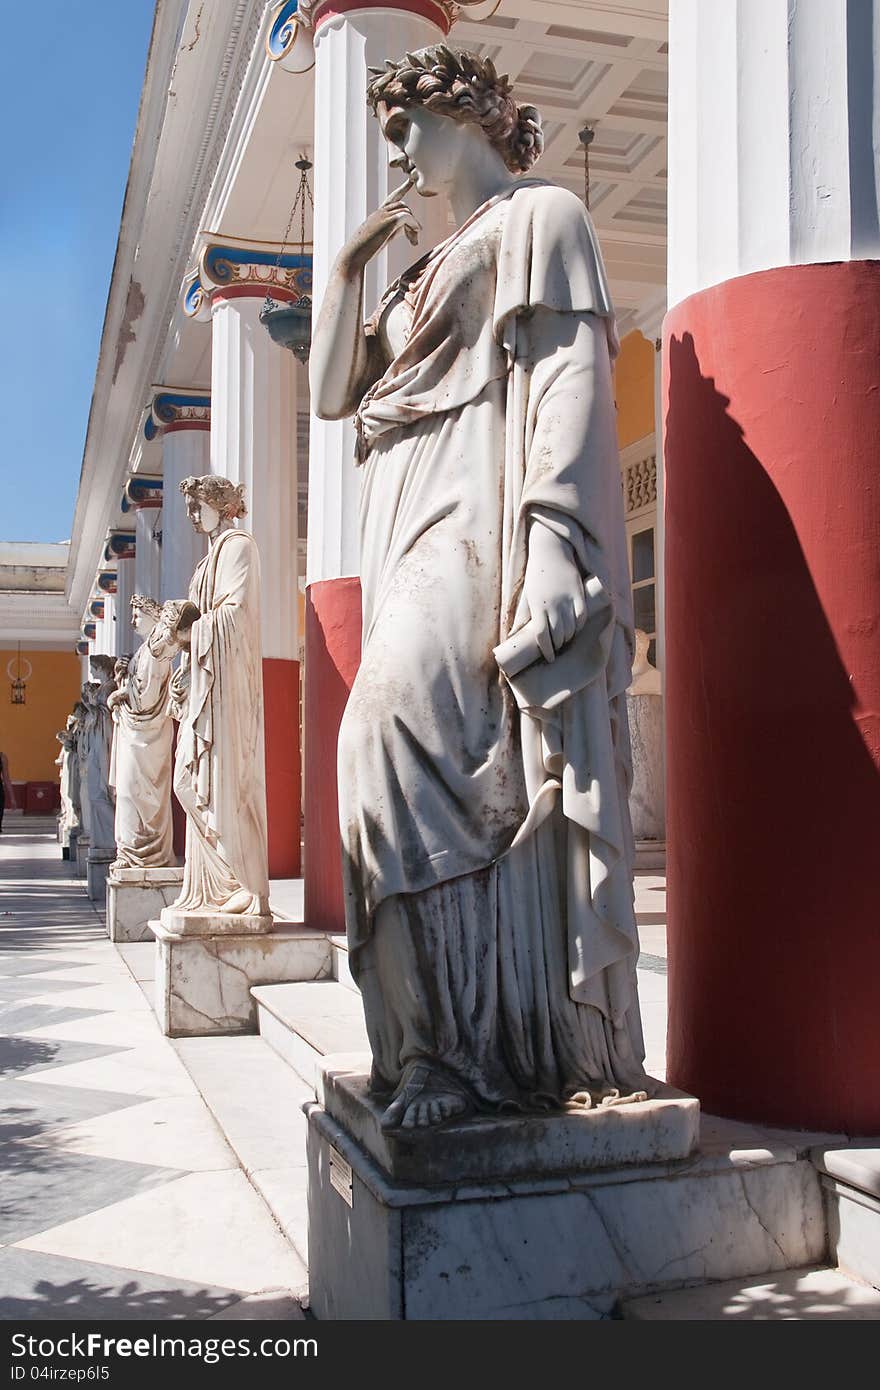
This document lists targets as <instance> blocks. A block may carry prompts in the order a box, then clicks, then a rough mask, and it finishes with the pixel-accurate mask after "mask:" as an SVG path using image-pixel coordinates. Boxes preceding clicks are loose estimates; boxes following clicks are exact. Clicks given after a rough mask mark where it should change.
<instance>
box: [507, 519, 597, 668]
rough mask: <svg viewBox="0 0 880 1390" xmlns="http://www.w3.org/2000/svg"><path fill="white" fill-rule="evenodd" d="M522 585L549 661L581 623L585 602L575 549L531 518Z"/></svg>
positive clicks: (584, 618) (540, 643)
mask: <svg viewBox="0 0 880 1390" xmlns="http://www.w3.org/2000/svg"><path fill="white" fill-rule="evenodd" d="M523 587H524V590H525V596H526V602H527V603H528V605H529V614H530V616H531V619H532V623H533V624H534V628H535V640H536V642H537V644H538V649H539V651H540V652H541V655H542V656H543V657H544V659H545V661H552V660H553V659H554V657H555V656H556V653H557V652H558V651H560V650H561V649H562V647H564V646H565V644H566V642H570V641H571V639H572V637H574V635H575V633H576V632H578V631H579V630H580V629H581V628H582V627H583V625H584V623H585V622H586V619H587V604H586V599H585V596H584V580H583V576H582V574H581V572H580V568H579V567H578V563H577V560H576V559H575V556H574V551H573V550H572V548H571V546H570V545H569V543H568V541H567V540H565V538H564V537H563V536H558V535H557V534H556V532H555V531H551V530H550V529H549V527H547V526H543V525H542V524H541V522H540V521H533V522H532V524H531V527H530V528H529V541H528V559H527V561H526V573H525V579H524V585H523Z"/></svg>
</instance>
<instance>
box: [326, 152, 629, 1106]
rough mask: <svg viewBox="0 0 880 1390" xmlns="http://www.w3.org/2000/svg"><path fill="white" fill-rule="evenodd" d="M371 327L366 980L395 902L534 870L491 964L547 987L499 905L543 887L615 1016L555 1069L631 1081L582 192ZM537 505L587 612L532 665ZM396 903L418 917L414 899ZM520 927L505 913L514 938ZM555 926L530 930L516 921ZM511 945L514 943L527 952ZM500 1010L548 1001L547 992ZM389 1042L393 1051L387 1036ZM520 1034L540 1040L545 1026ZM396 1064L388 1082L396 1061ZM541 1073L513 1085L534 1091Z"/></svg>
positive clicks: (521, 221) (453, 255)
mask: <svg viewBox="0 0 880 1390" xmlns="http://www.w3.org/2000/svg"><path fill="white" fill-rule="evenodd" d="M367 331H368V333H369V334H373V335H374V336H375V337H377V338H378V341H379V350H381V351H382V352H383V353H384V361H385V363H387V366H386V370H385V371H384V374H383V375H382V376H381V378H380V379H379V380H378V381H377V382H376V383H375V385H374V386H373V387H372V388H371V389H370V390H369V391H368V392H367V394H366V396H365V397H364V399H363V401H362V403H361V406H360V409H359V411H358V416H357V420H356V425H357V430H358V446H359V447H358V456H359V459H360V461H361V463H362V465H363V489H362V501H361V552H362V584H363V608H364V640H363V658H362V664H361V667H360V669H359V672H358V675H357V678H356V680H355V682H354V685H353V688H352V692H351V696H350V699H349V703H348V706H347V709H346V712H345V716H344V719H343V725H342V730H341V735H340V745H339V793H340V817H341V830H342V838H343V863H344V875H345V889H346V914H347V928H348V933H349V938H350V945H351V949H352V967H353V969H354V971H355V974H356V975H357V973H358V970H359V968H360V965H361V962H360V956H361V953H362V952H363V951H364V948H365V947H367V946H368V945H369V943H370V941H371V934H372V933H373V931H374V925H375V921H376V914H377V912H378V911H379V909H380V907H381V905H382V904H383V903H387V902H388V901H389V900H390V899H391V898H393V897H395V895H411V894H421V893H424V892H425V891H426V890H429V889H433V888H438V889H439V887H440V886H441V885H446V892H447V896H446V898H445V899H444V900H443V901H444V902H445V903H446V906H445V907H443V908H442V909H441V912H442V913H445V914H447V915H448V912H449V911H450V908H449V903H450V898H449V896H448V894H449V892H453V891H456V886H457V885H462V887H463V890H464V891H465V892H466V891H467V890H466V888H464V885H465V884H466V879H467V876H473V875H479V874H480V872H481V871H485V870H487V869H488V868H489V866H493V865H497V866H499V867H500V868H503V866H504V865H505V863H506V862H507V863H509V864H518V865H519V866H520V867H519V868H515V869H514V870H513V871H512V872H513V876H512V877H511V876H510V875H508V879H507V883H506V887H505V886H504V883H503V882H502V881H501V880H499V882H500V883H501V887H499V888H498V890H497V897H496V898H493V901H494V902H495V903H496V907H495V908H493V909H492V910H493V911H497V912H498V914H499V922H498V929H497V930H498V936H499V939H500V940H501V944H500V945H499V946H498V948H497V949H498V951H499V965H498V972H499V977H503V976H505V972H507V974H508V975H509V976H510V977H511V978H512V975H511V971H512V972H513V974H515V973H516V970H520V977H521V979H520V984H518V985H516V986H515V988H516V989H517V990H519V993H520V995H521V996H522V998H523V1001H524V1000H525V995H526V994H527V993H529V992H530V991H531V990H532V989H533V988H534V984H533V981H530V982H528V983H526V982H525V980H524V972H523V970H522V961H520V965H519V966H516V967H511V971H508V968H507V965H506V964H505V961H504V959H503V953H504V950H505V949H506V948H505V946H504V941H503V938H504V936H505V932H506V927H505V919H504V908H503V903H504V901H507V902H508V903H509V904H512V907H511V909H510V910H511V912H512V913H513V915H515V914H516V911H517V908H516V903H517V901H518V900H519V901H521V902H522V903H525V902H526V900H527V899H528V901H529V902H530V903H531V904H532V907H530V908H529V909H528V911H529V912H531V911H532V910H533V909H534V912H535V913H536V914H537V915H538V916H541V915H543V916H544V917H545V918H548V917H552V918H553V919H554V922H555V925H554V923H549V925H548V921H545V922H544V928H543V929H544V930H545V931H549V932H551V933H552V932H554V931H556V930H557V929H558V931H559V932H561V934H562V938H563V946H562V958H563V960H564V966H563V970H564V975H565V981H564V985H563V988H562V992H563V993H565V994H566V995H567V998H568V1000H570V1001H571V1002H572V1003H574V1004H576V1005H592V1006H593V1007H594V1009H595V1010H597V1011H598V1017H600V1018H601V1020H602V1021H603V1022H602V1028H604V1029H605V1033H604V1034H603V1036H602V1037H601V1038H600V1039H599V1040H598V1041H595V1043H594V1044H592V1043H591V1044H585V1046H586V1048H587V1051H588V1052H590V1051H591V1050H592V1055H590V1056H585V1057H584V1058H583V1061H582V1064H579V1063H575V1062H572V1061H571V1060H570V1055H571V1054H572V1053H573V1052H574V1051H576V1050H577V1047H580V1046H581V1044H580V1042H578V1044H577V1047H575V1046H574V1045H572V1047H568V1045H567V1044H566V1048H563V1049H562V1050H563V1051H565V1052H566V1057H568V1058H569V1060H568V1061H567V1062H565V1063H561V1062H560V1061H559V1055H560V1050H559V1048H557V1050H556V1059H555V1061H554V1060H552V1059H551V1061H549V1062H548V1064H547V1068H545V1070H549V1071H553V1070H554V1068H555V1069H556V1072H557V1074H561V1075H562V1077H563V1081H564V1083H565V1084H566V1085H568V1086H569V1089H570V1088H571V1087H572V1086H574V1085H575V1084H576V1082H577V1077H576V1076H573V1075H572V1073H573V1072H574V1071H575V1070H576V1069H577V1067H578V1066H580V1070H582V1071H584V1072H586V1073H588V1074H589V1075H590V1076H591V1077H593V1078H596V1077H599V1078H600V1079H604V1081H606V1082H609V1083H613V1082H614V1081H615V1080H617V1081H619V1080H622V1079H625V1078H624V1077H623V1076H622V1075H621V1073H627V1072H628V1076H629V1079H632V1078H633V1077H636V1076H637V1075H638V1074H639V1073H640V1066H639V1062H640V1059H641V1057H642V1056H643V1044H642V1037H641V1025H640V1022H639V1016H638V1004H637V998H636V985H635V961H636V957H637V947H638V939H637V933H636V926H635V918H634V912H633V898H632V854H633V845H632V831H631V827H630V821H629V810H628V802H627V797H628V789H629V785H630V782H631V763H630V751H629V735H628V728H627V722H626V707H625V692H626V687H627V685H628V684H629V680H630V670H631V658H632V637H633V633H632V626H633V623H632V609H631V597H630V582H629V574H628V566H627V559H626V551H625V532H624V521H623V502H622V496H621V484H620V475H619V464H618V453H617V439H616V421H615V415H614V400H613V390H612V383H611V361H612V359H613V356H614V355H615V354H616V351H617V349H618V342H617V336H616V330H615V326H614V316H613V309H612V306H611V300H610V296H609V292H608V287H607V283H606V279H605V274H604V269H603V267H602V262H601V257H600V255H599V252H598V247H597V245H596V242H595V238H594V233H593V229H592V224H591V222H590V219H589V217H588V215H587V214H586V212H585V210H584V208H583V206H582V204H581V203H580V202H579V200H578V199H577V198H576V197H575V196H574V195H573V194H571V193H569V192H568V191H567V190H564V189H561V188H559V187H557V186H555V185H552V184H547V183H545V182H543V181H541V180H537V179H523V180H520V181H518V182H517V183H516V184H514V185H513V186H512V188H511V189H510V190H509V191H506V192H505V193H503V194H500V195H498V196H497V197H495V198H493V199H491V200H490V201H489V202H487V203H485V204H483V205H482V206H481V207H480V208H478V209H477V210H476V211H475V212H474V213H473V215H472V216H471V217H470V218H469V219H468V221H467V222H465V224H464V225H463V226H462V227H461V228H460V229H459V230H458V231H456V232H455V233H453V234H452V235H451V236H450V237H449V238H448V239H447V240H446V241H445V242H443V243H442V244H441V245H440V246H438V247H436V248H435V249H434V250H433V251H432V252H430V253H429V254H428V255H427V256H426V257H424V258H423V259H422V260H421V261H419V262H417V263H416V264H415V265H414V266H413V267H411V269H410V270H409V271H407V272H406V273H405V274H404V275H403V276H402V277H401V278H400V280H399V281H397V282H395V283H394V284H393V285H392V286H391V287H390V288H389V290H388V292H387V293H386V295H385V297H384V298H383V300H382V302H381V303H380V305H379V308H378V310H377V312H376V314H375V315H374V316H373V318H372V320H371V321H370V323H369V324H368V326H367ZM533 524H541V525H546V526H549V527H551V528H552V529H554V530H555V531H557V532H558V533H559V534H560V535H562V536H564V537H566V538H567V539H568V540H569V541H570V543H571V545H572V547H573V550H574V553H575V555H576V557H577V560H578V563H579V566H580V569H581V572H582V576H583V580H584V583H585V586H586V592H587V598H588V605H589V606H588V613H589V620H588V622H587V623H586V625H585V627H584V628H583V629H582V630H581V632H580V633H579V634H578V635H577V636H576V637H575V639H574V640H573V641H572V643H571V644H569V646H568V648H566V649H564V650H563V652H561V653H560V654H559V655H558V656H557V658H556V660H555V661H554V662H553V663H547V662H545V661H544V660H543V659H542V658H539V659H538V660H536V661H535V660H533V661H531V662H529V663H528V664H526V666H525V668H524V669H522V670H519V669H518V663H517V662H515V661H514V662H513V663H510V664H508V663H507V662H506V660H505V651H506V648H505V644H506V643H508V639H510V638H511V636H512V635H514V636H515V637H516V635H517V634H519V635H520V637H521V636H522V635H523V632H524V631H525V632H526V633H527V631H528V629H527V623H528V620H529V612H528V608H527V605H526V604H525V599H524V596H523V578H524V573H525V564H526V557H527V538H528V531H529V527H530V526H531V525H533ZM514 645H516V643H514ZM496 649H498V652H497V655H496ZM499 662H500V663H501V665H499ZM502 666H504V667H505V670H506V671H507V674H505V672H504V671H503V670H502ZM530 855H531V856H532V857H531V858H529V856H530ZM542 856H544V858H543V864H544V867H543V868H542V867H541V862H539V861H541V858H542ZM548 856H549V858H548ZM548 864H552V867H551V868H550V869H549V870H548V868H547V865H548ZM526 866H528V867H526ZM521 869H522V871H524V872H525V875H526V876H525V878H524V879H523V880H522V882H521V883H520V882H519V880H517V878H516V874H518V873H520V872H521ZM551 879H553V880H554V882H553V883H552V885H551V883H550V880H551ZM541 883H544V884H547V885H549V886H548V887H547V889H546V891H545V890H544V889H543V888H541V886H540V884H541ZM536 885H537V886H536ZM481 891H482V890H481ZM492 891H493V892H495V890H494V889H493V890H492ZM536 894H537V895H538V898H540V897H541V894H543V902H541V901H536V898H535V895H536ZM505 895H506V896H505ZM551 899H552V902H551ZM399 901H400V902H401V903H404V904H406V905H407V906H406V911H407V913H409V915H410V917H411V916H412V905H413V904H414V903H416V902H417V901H418V900H417V899H414V898H413V899H410V898H401V899H400V900H399ZM439 901H440V899H438V902H439ZM474 901H477V899H475V900H474ZM523 910H524V911H525V909H523ZM414 930H415V931H416V932H418V931H419V930H421V929H420V928H418V927H416V928H415V929H414ZM518 930H519V929H518V928H515V927H514V926H513V925H512V924H511V926H510V931H509V935H510V936H511V938H512V937H513V936H514V935H515V934H516V932H517V931H518ZM539 930H540V928H539V927H538V926H535V925H534V924H532V925H529V924H528V923H526V924H525V926H524V927H523V932H524V937H523V940H525V939H526V938H527V937H528V935H529V933H530V932H532V933H533V932H537V931H539ZM419 949H421V948H419ZM432 949H433V948H432ZM444 949H445V951H446V956H447V958H448V959H449V960H450V961H451V960H452V957H451V956H450V954H449V951H450V948H449V946H448V944H447V946H446V947H445V948H444V947H443V946H442V945H441V946H440V947H439V948H438V950H439V955H438V956H437V959H438V960H440V965H439V966H437V967H436V968H438V969H440V970H441V971H442V970H445V968H446V967H445V965H444V964H443V960H442V958H443V954H444ZM468 949H470V948H468ZM492 949H495V947H493V948H492ZM516 949H517V950H518V951H520V954H521V957H522V956H523V953H526V954H527V953H528V952H530V951H532V950H533V947H532V946H531V945H525V946H523V945H522V944H520V945H519V946H517V948H516ZM555 949H556V948H555V946H552V947H548V948H546V949H545V955H548V958H549V956H550V955H552V954H553V951H554V950H555ZM368 954H369V953H365V954H364V960H366V959H367V957H368ZM454 954H455V955H456V957H458V956H460V954H461V951H460V950H459V949H458V948H456V951H455V952H454ZM433 968H435V967H432V969H433ZM456 968H457V967H456ZM477 968H479V967H477ZM484 968H485V962H484ZM527 969H528V970H529V971H531V967H527ZM548 969H551V973H552V967H548ZM450 970H452V965H450ZM450 988H452V976H450ZM461 988H463V989H467V988H468V986H467V984H466V983H465V982H463V983H462V985H461ZM548 988H550V989H552V988H553V986H552V985H551V986H548ZM505 1007H507V1010H508V1014H510V1013H511V1007H512V1012H513V1013H517V1012H518V1011H519V1010H520V1009H521V1011H522V1013H523V1016H525V1014H526V1013H530V1014H532V1015H534V1012H535V1008H534V1001H532V1002H531V1003H528V1004H527V1003H526V1002H522V1004H521V1005H520V1004H519V1003H515V1004H514V1005H513V1006H510V1005H509V1001H508V1005H506V1006H505ZM566 1007H568V1006H567V1005H566ZM554 1009H555V1006H553V1007H551V1009H550V1013H551V1014H553V1013H554ZM538 1012H540V1010H538ZM563 1012H564V1010H563ZM556 1013H557V1014H558V1010H556ZM560 1017H561V1015H560ZM572 1019H573V1015H572V1014H571V1011H570V1010H569V1015H567V1016H566V1021H565V1023H564V1025H562V1024H560V1026H561V1027H563V1026H564V1028H565V1029H566V1030H568V1031H569V1032H570V1033H573V1032H576V1031H578V1030H579V1029H580V1028H581V1024H580V1023H576V1022H573V1021H572ZM368 1023H369V1018H368ZM457 1026H458V1025H456V1027H457ZM462 1026H464V1025H462ZM528 1026H529V1027H530V1028H531V1029H532V1030H534V1029H535V1028H536V1027H539V1026H540V1025H536V1024H534V1023H530V1024H529V1025H528ZM511 1027H513V1031H517V1030H519V1029H520V1022H519V1020H518V1019H517V1020H516V1021H515V1026H514V1025H510V1024H509V1023H508V1024H506V1025H505V1028H506V1031H507V1033H508V1034H509V1033H510V1031H511ZM600 1031H601V1030H600ZM587 1032H589V1030H587ZM606 1035H607V1040H606ZM592 1036H593V1037H594V1040H595V1038H596V1037H597V1036H598V1035H597V1034H596V1033H595V1030H593V1035H592ZM371 1039H372V1041H373V1046H374V1055H375V1053H376V1050H377V1034H375V1032H374V1031H373V1030H371ZM516 1046H521V1050H522V1052H523V1054H525V1053H531V1051H532V1050H534V1048H536V1047H537V1046H538V1044H536V1043H534V1044H533V1041H532V1040H531V1039H526V1040H525V1041H523V1039H522V1038H520V1039H519V1042H517V1043H516ZM600 1053H601V1054H602V1055H601V1057H600V1056H599V1055H598V1054H600ZM382 1070H384V1074H385V1076H386V1077H387V1076H388V1075H389V1073H390V1074H391V1079H392V1080H393V1079H394V1075H395V1074H396V1071H395V1067H394V1066H393V1065H391V1064H388V1062H387V1058H386V1065H385V1066H384V1068H382ZM538 1070H540V1069H538ZM520 1071H528V1066H527V1065H526V1064H525V1063H524V1064H523V1067H522V1068H520ZM609 1073H611V1074H609ZM535 1077H536V1078H537V1079H533V1080H532V1081H530V1082H529V1083H528V1084H526V1083H525V1082H521V1083H520V1084H522V1085H526V1089H529V1087H531V1088H532V1090H536V1089H541V1088H542V1086H543V1084H544V1083H543V1082H542V1080H541V1077H540V1076H537V1072H535ZM470 1080H471V1081H472V1082H473V1079H472V1078H470ZM477 1089H478V1090H479V1086H477ZM550 1089H552V1087H551V1088H550ZM498 1090H499V1088H496V1091H498ZM499 1094H500V1091H499ZM493 1096H494V1093H490V1094H489V1099H490V1100H492V1099H493Z"/></svg>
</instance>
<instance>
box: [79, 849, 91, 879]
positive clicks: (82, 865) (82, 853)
mask: <svg viewBox="0 0 880 1390" xmlns="http://www.w3.org/2000/svg"><path fill="white" fill-rule="evenodd" d="M91 848H92V845H91V841H90V840H86V839H79V840H77V842H76V872H77V876H78V877H79V878H85V876H86V865H87V863H88V862H89V851H90V850H91Z"/></svg>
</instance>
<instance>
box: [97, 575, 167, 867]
mask: <svg viewBox="0 0 880 1390" xmlns="http://www.w3.org/2000/svg"><path fill="white" fill-rule="evenodd" d="M162 613H163V610H162V605H161V604H159V603H157V601H156V600H155V599H152V598H148V597H146V596H145V595H143V594H134V595H133V596H132V599H131V626H132V628H133V629H134V631H135V632H136V633H137V634H138V635H139V636H140V638H141V639H142V641H141V645H140V646H139V647H138V649H137V651H136V652H135V654H134V656H133V657H131V658H130V659H129V660H128V661H124V662H121V663H119V671H118V675H117V685H116V690H114V691H113V693H112V694H111V695H110V697H109V699H108V701H107V703H108V706H109V708H110V710H111V712H112V715H113V722H114V724H115V726H116V731H115V737H114V741H113V762H112V766H111V773H110V780H111V783H112V785H113V786H114V788H115V790H116V859H115V861H114V864H113V867H114V868H115V869H162V868H166V867H168V866H169V865H173V864H174V862H175V860H174V846H173V840H172V825H171V765H172V753H171V744H172V736H173V723H172V719H171V713H170V710H169V692H168V687H169V684H170V681H171V663H172V661H173V660H174V659H175V658H176V656H177V654H178V650H179V648H178V646H177V643H176V642H175V641H174V640H173V638H172V636H171V633H170V632H169V630H168V627H167V625H164V624H160V618H161V617H162Z"/></svg>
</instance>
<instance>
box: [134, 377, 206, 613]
mask: <svg viewBox="0 0 880 1390" xmlns="http://www.w3.org/2000/svg"><path fill="white" fill-rule="evenodd" d="M210 429H211V397H210V395H209V394H208V392H207V391H204V390H196V389H192V390H183V389H181V388H180V387H176V386H175V387H169V386H156V387H154V388H153V396H152V400H151V403H150V414H149V416H148V418H147V423H146V425H145V427H144V434H145V436H146V438H147V439H148V440H151V439H155V437H156V435H157V434H161V439H162V563H161V568H160V580H159V588H158V589H157V591H156V594H155V597H156V598H160V599H161V600H162V602H163V603H164V602H165V601H166V600H167V599H178V598H186V596H187V594H188V593H189V582H190V580H191V579H192V576H193V571H194V570H195V568H196V565H198V563H199V561H200V560H202V559H203V558H204V556H205V553H206V550H207V543H206V541H205V537H204V536H202V535H200V534H199V533H198V532H196V531H195V530H194V529H193V526H192V522H191V521H190V519H189V517H188V516H187V514H186V502H185V500H184V498H183V497H182V496H181V493H180V484H181V482H182V481H183V479H184V478H193V477H195V478H201V477H202V475H203V474H205V473H208V472H209V471H210V467H211V459H210Z"/></svg>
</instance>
